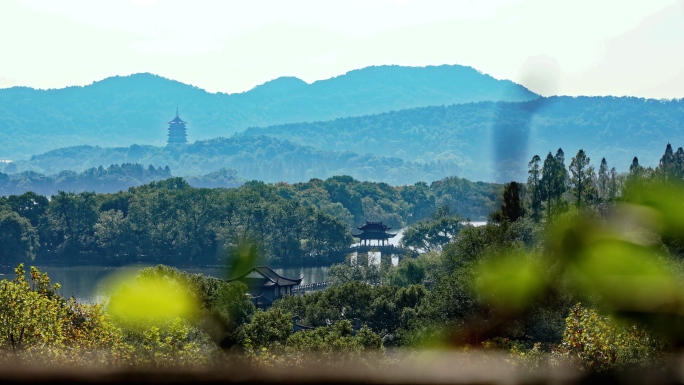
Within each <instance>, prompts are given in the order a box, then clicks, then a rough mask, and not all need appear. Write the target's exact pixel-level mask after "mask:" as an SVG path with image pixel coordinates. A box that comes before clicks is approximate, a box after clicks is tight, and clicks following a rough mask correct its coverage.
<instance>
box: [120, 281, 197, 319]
mask: <svg viewBox="0 0 684 385" xmlns="http://www.w3.org/2000/svg"><path fill="white" fill-rule="evenodd" d="M114 282H115V284H114V285H113V287H114V289H113V291H112V293H113V294H112V296H111V298H110V300H109V305H108V309H107V310H108V311H109V312H110V313H111V314H112V315H113V316H115V317H117V318H118V319H121V320H124V321H127V322H133V323H135V322H165V321H171V320H174V319H176V318H188V317H192V316H193V315H194V314H195V313H196V311H197V310H198V309H199V304H197V303H195V301H194V299H193V298H192V296H190V295H189V293H188V292H187V290H183V288H182V287H180V285H179V284H178V283H177V282H175V281H173V280H171V279H164V278H157V277H146V278H145V279H138V280H134V279H127V278H126V277H124V276H121V277H118V278H114Z"/></svg>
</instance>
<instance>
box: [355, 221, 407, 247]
mask: <svg viewBox="0 0 684 385" xmlns="http://www.w3.org/2000/svg"><path fill="white" fill-rule="evenodd" d="M357 229H359V230H361V233H359V234H352V236H354V237H355V238H359V239H361V245H363V246H370V245H371V241H372V240H375V241H376V242H377V246H385V245H388V244H389V239H390V238H394V237H395V236H396V235H397V234H390V233H388V232H387V231H388V230H391V229H392V228H391V227H389V226H386V225H384V224H383V223H382V222H368V221H366V223H364V224H363V226H361V227H357Z"/></svg>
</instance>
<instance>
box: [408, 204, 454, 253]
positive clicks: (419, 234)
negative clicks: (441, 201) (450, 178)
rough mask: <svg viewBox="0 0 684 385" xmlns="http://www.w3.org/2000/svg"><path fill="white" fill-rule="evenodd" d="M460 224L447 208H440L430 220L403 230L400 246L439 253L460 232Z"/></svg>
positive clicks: (419, 222)
mask: <svg viewBox="0 0 684 385" xmlns="http://www.w3.org/2000/svg"><path fill="white" fill-rule="evenodd" d="M461 222H462V219H461V218H460V217H459V216H458V215H456V214H452V213H451V210H450V209H449V206H447V205H444V206H441V207H440V208H439V209H437V211H436V212H435V213H434V214H432V217H431V218H430V219H425V220H422V221H418V222H416V223H414V224H412V225H411V226H409V227H408V228H407V229H406V230H404V234H403V236H402V239H401V245H402V246H403V247H408V248H410V249H412V250H414V251H422V252H430V251H441V250H442V247H444V245H446V244H447V243H449V241H450V240H451V239H452V238H453V237H455V236H456V235H457V234H458V232H459V231H461V228H462V227H463V225H462V224H461Z"/></svg>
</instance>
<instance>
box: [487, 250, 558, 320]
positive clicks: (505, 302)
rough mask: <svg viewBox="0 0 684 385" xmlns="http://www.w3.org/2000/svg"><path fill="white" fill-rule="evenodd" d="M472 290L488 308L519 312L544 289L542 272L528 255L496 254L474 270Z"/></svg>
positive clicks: (544, 282) (538, 263) (537, 262)
mask: <svg viewBox="0 0 684 385" xmlns="http://www.w3.org/2000/svg"><path fill="white" fill-rule="evenodd" d="M477 276H478V279H477V280H476V284H475V290H476V292H477V293H478V295H480V297H481V298H482V299H484V300H486V301H488V302H489V303H490V304H491V305H494V306H496V307H499V308H502V309H506V310H522V309H523V308H525V307H526V306H527V305H528V304H530V303H531V302H532V301H534V300H535V299H537V298H538V297H539V295H540V294H542V293H543V291H544V289H545V288H546V285H547V282H546V279H545V273H544V269H543V268H542V266H541V264H540V262H539V261H537V260H534V259H532V258H530V257H529V256H526V255H525V256H519V255H514V254H502V255H497V256H494V257H492V258H489V259H487V260H486V261H484V262H483V263H482V264H481V265H480V266H479V267H478V270H477Z"/></svg>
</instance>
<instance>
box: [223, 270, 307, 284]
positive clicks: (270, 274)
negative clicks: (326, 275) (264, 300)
mask: <svg viewBox="0 0 684 385" xmlns="http://www.w3.org/2000/svg"><path fill="white" fill-rule="evenodd" d="M252 273H257V274H259V275H261V276H263V277H264V278H265V279H266V280H267V281H268V282H266V283H265V284H264V286H294V285H300V284H301V283H302V279H304V278H295V279H292V278H285V277H283V276H281V275H279V274H278V273H276V272H275V271H273V269H271V268H270V267H268V266H257V267H254V268H252V269H250V270H248V271H247V272H245V273H244V274H242V275H240V276H238V277H235V278H232V279H229V280H228V282H233V281H238V280H241V279H243V278H245V277H246V276H248V275H250V274H252Z"/></svg>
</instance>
